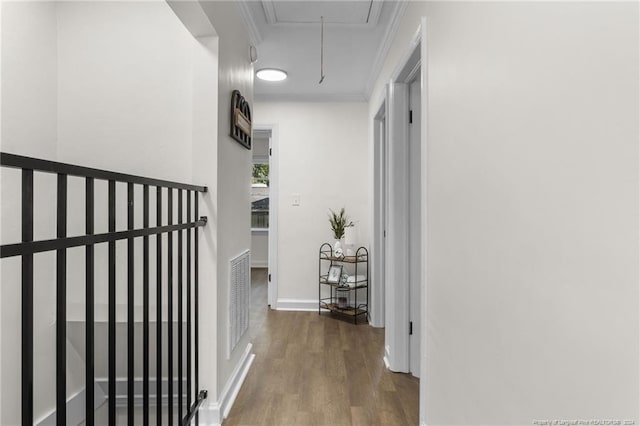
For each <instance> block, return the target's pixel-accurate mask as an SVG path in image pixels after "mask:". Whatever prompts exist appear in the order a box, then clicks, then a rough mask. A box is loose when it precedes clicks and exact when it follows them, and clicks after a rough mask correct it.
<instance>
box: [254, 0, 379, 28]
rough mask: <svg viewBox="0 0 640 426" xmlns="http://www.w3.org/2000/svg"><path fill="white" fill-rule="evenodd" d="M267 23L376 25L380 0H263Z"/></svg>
mask: <svg viewBox="0 0 640 426" xmlns="http://www.w3.org/2000/svg"><path fill="white" fill-rule="evenodd" d="M262 5H263V8H264V12H265V16H266V19H267V22H268V23H269V24H272V25H273V24H285V25H286V24H289V25H299V24H319V23H320V17H321V16H323V17H324V22H325V23H326V24H342V25H376V24H377V22H378V18H379V17H380V10H381V9H382V0H369V1H344V0H343V1H272V0H263V1H262Z"/></svg>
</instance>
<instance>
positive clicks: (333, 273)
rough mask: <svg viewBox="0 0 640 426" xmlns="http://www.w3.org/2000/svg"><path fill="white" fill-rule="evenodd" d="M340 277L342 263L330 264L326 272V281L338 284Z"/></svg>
mask: <svg viewBox="0 0 640 426" xmlns="http://www.w3.org/2000/svg"><path fill="white" fill-rule="evenodd" d="M341 278H342V265H331V266H330V267H329V273H328V274H327V282H328V283H331V284H338V283H339V282H340V279H341Z"/></svg>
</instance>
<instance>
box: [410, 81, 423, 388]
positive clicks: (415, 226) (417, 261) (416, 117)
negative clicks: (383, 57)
mask: <svg viewBox="0 0 640 426" xmlns="http://www.w3.org/2000/svg"><path fill="white" fill-rule="evenodd" d="M420 100H421V99H420V72H419V71H418V72H417V73H416V78H415V79H414V80H413V81H412V82H410V83H409V324H410V326H409V330H410V331H409V333H410V334H409V371H410V372H411V374H413V375H414V376H415V377H420V300H421V292H420V287H421V283H420V280H421V278H420V276H421V267H422V259H423V256H422V250H421V235H422V233H421V229H420V228H421V225H420V222H421V208H420V204H421V195H420V194H421V180H420V159H421V156H420V144H421V141H420V115H421V114H420Z"/></svg>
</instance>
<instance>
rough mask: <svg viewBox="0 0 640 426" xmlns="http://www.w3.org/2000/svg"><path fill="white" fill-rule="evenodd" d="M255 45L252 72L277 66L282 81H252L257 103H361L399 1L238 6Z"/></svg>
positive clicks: (262, 1) (269, 0)
mask: <svg viewBox="0 0 640 426" xmlns="http://www.w3.org/2000/svg"><path fill="white" fill-rule="evenodd" d="M237 4H238V6H239V7H240V11H241V14H242V17H243V20H244V23H245V26H246V27H247V30H248V32H249V35H250V39H251V43H252V44H253V45H254V46H256V47H257V50H258V61H257V62H256V63H255V69H256V70H258V69H261V68H279V69H282V70H285V71H286V72H287V73H288V75H289V77H288V78H287V79H286V80H285V81H282V82H265V81H262V80H259V79H257V78H256V79H255V86H254V96H255V99H256V100H258V101H268V100H301V101H365V100H367V99H368V98H369V94H370V91H371V88H372V86H373V84H374V82H375V78H376V77H377V75H378V72H379V70H380V67H381V66H382V60H383V59H384V57H385V56H386V53H387V51H388V49H389V46H390V44H391V41H392V38H393V35H395V32H396V30H397V25H398V23H399V21H400V19H399V18H400V17H401V16H402V13H403V12H404V8H405V6H406V3H405V2H404V1H402V0H342V1H322V0H321V1H317V0H315V1H300V0H298V1H291V0H285V1H273V0H259V1H258V0H254V1H246V0H245V1H240V2H238V3H237ZM321 16H322V17H323V19H324V23H325V25H324V75H325V79H324V81H323V82H322V84H319V81H320V50H321V49H320V45H321V44H320V17H321Z"/></svg>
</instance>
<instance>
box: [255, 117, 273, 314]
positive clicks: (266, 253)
mask: <svg viewBox="0 0 640 426" xmlns="http://www.w3.org/2000/svg"><path fill="white" fill-rule="evenodd" d="M276 132H277V131H276V129H275V126H266V125H265V126H260V125H256V126H254V129H253V141H252V142H253V143H252V145H253V147H252V162H253V165H252V171H251V270H252V275H254V274H255V275H258V276H264V279H266V281H267V297H266V299H267V300H266V303H267V304H268V305H269V306H270V307H271V309H277V294H278V293H277V292H278V289H277V269H278V268H277V235H278V227H277V207H278V206H277V199H278V191H277V189H278V186H277V182H278V180H277V176H278V175H277V162H276V161H275V158H276V157H275V155H274V151H275V144H276V136H277V133H276Z"/></svg>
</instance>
